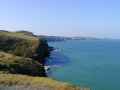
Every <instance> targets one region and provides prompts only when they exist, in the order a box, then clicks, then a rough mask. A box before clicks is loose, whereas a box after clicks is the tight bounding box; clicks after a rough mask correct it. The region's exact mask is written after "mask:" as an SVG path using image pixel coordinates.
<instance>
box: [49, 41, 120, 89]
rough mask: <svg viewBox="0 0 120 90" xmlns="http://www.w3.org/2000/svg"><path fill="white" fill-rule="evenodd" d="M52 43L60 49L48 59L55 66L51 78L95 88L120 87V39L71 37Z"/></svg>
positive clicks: (52, 68)
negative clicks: (71, 38) (80, 38)
mask: <svg viewBox="0 0 120 90" xmlns="http://www.w3.org/2000/svg"><path fill="white" fill-rule="evenodd" d="M49 44H50V45H51V46H54V47H55V48H57V50H56V51H54V52H52V54H51V57H50V59H49V61H48V62H47V64H49V65H51V70H50V72H49V76H50V77H52V78H54V79H57V80H60V81H66V82H69V83H72V84H74V85H79V86H83V87H90V88H92V89H93V90H120V41H119V40H71V41H64V42H51V43H49Z"/></svg>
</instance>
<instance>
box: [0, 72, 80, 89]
mask: <svg viewBox="0 0 120 90" xmlns="http://www.w3.org/2000/svg"><path fill="white" fill-rule="evenodd" d="M0 85H6V86H14V85H17V86H31V87H36V88H37V87H46V88H49V89H48V90H80V88H79V87H75V86H72V85H70V84H67V83H63V82H58V81H56V80H53V79H50V78H44V77H31V76H26V75H15V74H14V75H13V74H0ZM38 90H39V89H38Z"/></svg>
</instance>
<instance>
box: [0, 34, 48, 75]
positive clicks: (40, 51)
mask: <svg viewBox="0 0 120 90" xmlns="http://www.w3.org/2000/svg"><path fill="white" fill-rule="evenodd" d="M0 51H1V52H0V67H1V68H0V71H5V72H9V73H19V74H27V75H34V76H46V74H45V70H44V67H43V65H44V58H45V57H47V56H48V55H49V46H48V44H47V42H46V41H45V40H43V39H40V38H37V37H35V36H33V35H29V34H24V33H23V32H22V33H19V32H0ZM8 62H10V63H8Z"/></svg>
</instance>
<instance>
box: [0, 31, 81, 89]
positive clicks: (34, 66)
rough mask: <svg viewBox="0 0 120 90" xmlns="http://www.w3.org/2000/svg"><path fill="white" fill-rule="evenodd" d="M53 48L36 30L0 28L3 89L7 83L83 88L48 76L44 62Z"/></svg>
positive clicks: (1, 82)
mask: <svg viewBox="0 0 120 90" xmlns="http://www.w3.org/2000/svg"><path fill="white" fill-rule="evenodd" d="M50 50H51V49H50V47H49V46H48V44H47V41H46V40H45V39H43V38H38V37H37V36H35V35H34V34H32V33H27V32H7V31H0V90H4V89H3V87H4V88H6V87H7V86H9V87H14V86H15V87H16V89H15V90H21V89H23V90H26V89H27V87H28V88H30V89H28V90H79V88H77V87H73V86H71V85H69V84H65V83H63V82H58V81H55V80H52V79H49V78H47V77H46V76H47V75H46V72H45V69H44V62H45V58H46V57H48V56H49V54H50ZM43 77H44V78H43ZM2 86H3V87H2ZM21 86H22V87H21ZM41 88H42V89H41ZM5 90H6V89H5ZM7 90H9V89H7ZM12 90H13V89H12Z"/></svg>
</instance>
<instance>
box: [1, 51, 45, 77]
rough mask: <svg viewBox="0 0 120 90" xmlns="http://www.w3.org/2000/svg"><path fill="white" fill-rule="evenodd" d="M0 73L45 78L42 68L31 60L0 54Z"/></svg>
mask: <svg viewBox="0 0 120 90" xmlns="http://www.w3.org/2000/svg"><path fill="white" fill-rule="evenodd" d="M0 71H2V72H4V73H14V74H27V75H32V76H45V71H44V67H43V66H42V65H41V64H40V63H39V62H38V61H35V60H33V59H31V58H24V57H19V56H15V55H13V54H8V53H4V52H0Z"/></svg>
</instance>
